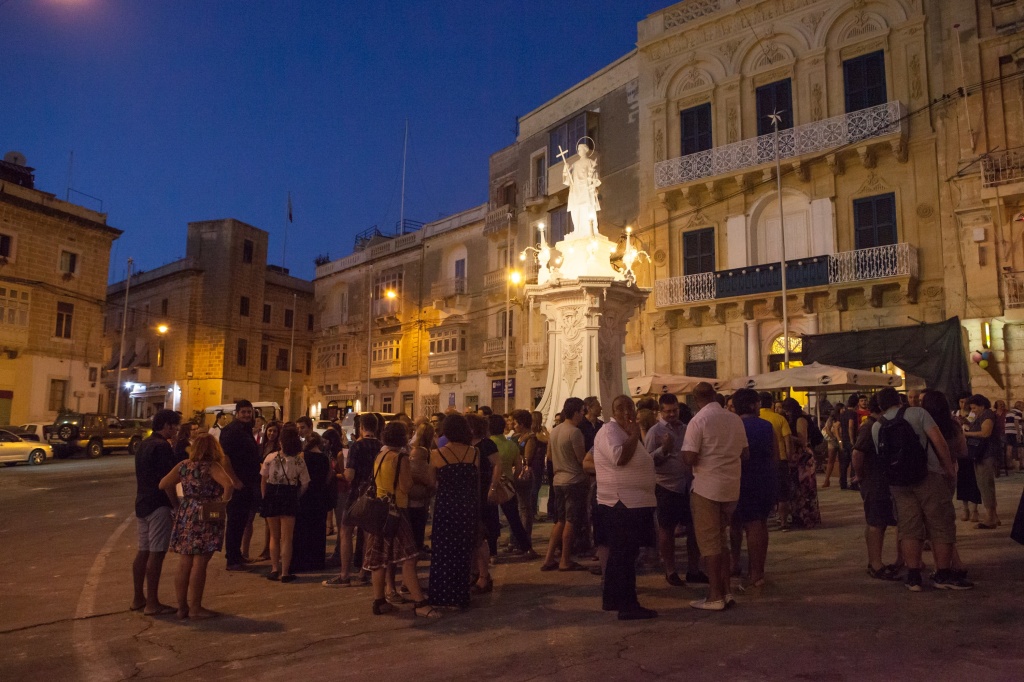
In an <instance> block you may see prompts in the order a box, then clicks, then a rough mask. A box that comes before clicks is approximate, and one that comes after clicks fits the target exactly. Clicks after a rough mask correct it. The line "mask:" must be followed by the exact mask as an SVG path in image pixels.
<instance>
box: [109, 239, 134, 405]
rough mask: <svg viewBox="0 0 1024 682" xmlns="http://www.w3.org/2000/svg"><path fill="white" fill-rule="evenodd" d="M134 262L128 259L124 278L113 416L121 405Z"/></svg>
mask: <svg viewBox="0 0 1024 682" xmlns="http://www.w3.org/2000/svg"><path fill="white" fill-rule="evenodd" d="M134 263H135V261H134V260H132V259H131V258H129V259H128V277H126V278H125V280H124V312H123V314H122V315H121V345H120V347H119V348H118V349H117V381H116V382H115V383H114V416H115V417H118V416H120V415H119V414H118V410H119V409H120V407H121V370H122V368H123V365H124V335H125V332H126V331H127V330H128V291H129V290H130V289H131V286H132V265H133V264H134Z"/></svg>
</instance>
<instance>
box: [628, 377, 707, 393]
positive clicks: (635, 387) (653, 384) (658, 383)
mask: <svg viewBox="0 0 1024 682" xmlns="http://www.w3.org/2000/svg"><path fill="white" fill-rule="evenodd" d="M628 381H629V394H630V395H631V396H633V397H634V398H639V397H641V396H645V395H661V394H662V393H674V394H676V395H679V394H682V393H692V392H693V389H694V388H695V387H696V386H697V384H699V383H701V382H702V381H706V382H708V383H709V384H711V385H712V386H714V387H715V390H716V391H717V390H720V389H721V385H722V382H721V381H719V380H718V379H708V378H705V377H688V376H684V375H682V374H642V375H640V376H636V377H633V378H632V379H629V380H628Z"/></svg>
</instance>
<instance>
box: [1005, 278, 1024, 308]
mask: <svg viewBox="0 0 1024 682" xmlns="http://www.w3.org/2000/svg"><path fill="white" fill-rule="evenodd" d="M1003 296H1004V300H1005V306H1006V309H1007V310H1012V309H1019V308H1024V272H1004V273H1003Z"/></svg>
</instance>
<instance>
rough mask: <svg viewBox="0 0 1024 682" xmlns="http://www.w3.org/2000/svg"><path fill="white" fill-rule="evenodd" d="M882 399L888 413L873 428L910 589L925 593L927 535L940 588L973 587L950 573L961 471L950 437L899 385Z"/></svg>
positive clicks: (883, 393) (880, 394)
mask: <svg viewBox="0 0 1024 682" xmlns="http://www.w3.org/2000/svg"><path fill="white" fill-rule="evenodd" d="M877 398H878V408H879V410H881V412H882V415H881V417H880V418H879V419H878V422H876V423H875V424H874V425H873V426H872V427H871V437H872V440H873V441H874V445H875V449H876V451H877V452H878V456H879V458H880V463H881V464H882V465H883V466H887V468H888V471H887V473H888V477H889V485H890V491H891V492H892V497H893V501H894V502H895V503H896V521H897V528H898V529H899V538H900V547H901V548H902V550H903V558H904V560H905V561H906V562H907V579H906V586H907V589H908V590H910V591H911V592H920V591H921V569H922V563H921V550H922V547H923V545H924V541H925V539H929V540H931V543H932V551H933V552H934V554H935V567H936V573H935V577H934V581H933V582H934V585H935V587H936V588H939V589H946V590H963V589H969V588H970V587H973V585H971V584H970V583H969V582H967V581H966V580H963V579H960V578H957V577H955V576H954V575H953V573H952V572H951V571H950V561H951V559H952V554H953V546H954V544H955V543H956V510H955V509H954V508H953V493H952V491H953V486H954V485H955V484H956V469H955V468H954V466H953V461H952V459H950V456H949V448H948V447H947V446H946V440H945V439H944V438H943V437H942V432H941V431H940V430H939V427H938V426H937V425H936V424H935V420H933V419H932V417H931V415H929V414H928V413H927V412H926V411H925V410H924V409H923V408H920V407H901V406H900V398H899V394H898V393H896V389H894V388H891V387H890V388H884V389H882V390H881V391H879V392H878V395H877ZM908 427H909V428H908Z"/></svg>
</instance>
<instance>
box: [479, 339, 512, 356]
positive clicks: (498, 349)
mask: <svg viewBox="0 0 1024 682" xmlns="http://www.w3.org/2000/svg"><path fill="white" fill-rule="evenodd" d="M505 338H506V337H504V336H496V337H494V338H490V339H487V340H485V341H484V352H483V357H485V358H487V359H490V360H493V359H496V358H503V357H504V356H505ZM508 359H509V362H515V359H516V339H515V337H514V336H513V337H508Z"/></svg>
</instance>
